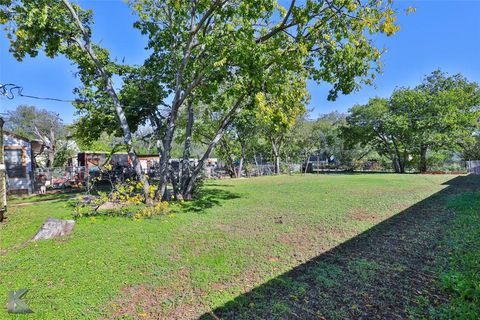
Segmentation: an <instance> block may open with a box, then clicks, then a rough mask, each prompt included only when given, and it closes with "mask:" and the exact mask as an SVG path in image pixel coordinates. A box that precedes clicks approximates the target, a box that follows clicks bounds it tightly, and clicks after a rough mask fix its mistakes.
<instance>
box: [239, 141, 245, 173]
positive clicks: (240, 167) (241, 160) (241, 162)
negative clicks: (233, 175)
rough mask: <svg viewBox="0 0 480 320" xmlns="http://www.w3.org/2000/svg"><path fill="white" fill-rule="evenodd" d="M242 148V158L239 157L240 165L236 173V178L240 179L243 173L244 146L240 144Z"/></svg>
mask: <svg viewBox="0 0 480 320" xmlns="http://www.w3.org/2000/svg"><path fill="white" fill-rule="evenodd" d="M240 145H241V147H242V156H241V157H240V163H239V164H238V171H237V178H241V177H242V171H243V161H244V159H245V144H244V143H240Z"/></svg>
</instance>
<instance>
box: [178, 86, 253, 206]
mask: <svg viewBox="0 0 480 320" xmlns="http://www.w3.org/2000/svg"><path fill="white" fill-rule="evenodd" d="M244 97H245V95H241V96H240V97H239V98H238V99H237V101H236V102H235V104H234V105H233V107H232V108H231V109H230V111H229V112H228V113H227V115H226V116H225V117H224V118H223V120H222V123H221V124H220V127H219V128H218V130H217V133H216V134H215V137H214V138H213V140H212V141H211V142H210V144H209V145H208V147H207V150H206V151H205V153H204V154H203V156H202V158H200V160H199V161H198V164H197V166H196V167H195V169H194V170H193V171H192V174H191V176H190V179H189V181H188V184H187V188H186V190H185V193H186V194H187V195H188V196H190V197H191V196H193V194H192V193H193V190H194V188H195V183H197V179H198V175H199V174H200V172H201V171H202V169H203V166H204V165H205V161H206V160H207V159H208V158H209V157H210V153H211V152H212V150H213V149H214V148H215V147H216V146H217V144H218V142H219V141H220V139H222V137H223V135H224V134H225V130H226V129H227V127H228V126H229V125H230V123H231V121H232V120H233V117H234V115H235V114H236V113H237V112H238V110H239V109H240V106H241V104H242V102H244V101H243V98H244ZM184 196H185V195H184Z"/></svg>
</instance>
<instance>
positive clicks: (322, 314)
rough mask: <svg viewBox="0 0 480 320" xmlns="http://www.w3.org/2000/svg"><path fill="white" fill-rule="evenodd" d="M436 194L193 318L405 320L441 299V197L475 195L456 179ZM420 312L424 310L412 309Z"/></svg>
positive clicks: (468, 181) (471, 181) (464, 180)
mask: <svg viewBox="0 0 480 320" xmlns="http://www.w3.org/2000/svg"><path fill="white" fill-rule="evenodd" d="M445 185H448V186H447V187H446V188H444V189H443V190H441V191H439V192H437V193H436V194H434V195H432V196H430V197H428V198H426V199H424V200H422V201H420V202H418V203H416V204H414V205H413V206H411V207H409V208H407V209H406V210H404V211H402V212H400V213H399V214H397V215H395V216H393V217H391V218H389V219H387V220H385V221H383V222H381V223H379V224H377V225H375V226H373V227H372V228H370V229H368V230H367V231H365V232H363V233H362V234H359V235H358V236H355V237H354V238H351V239H349V240H347V241H346V242H344V243H342V244H340V245H338V246H337V247H335V248H333V249H331V250H329V251H327V252H325V253H322V254H320V255H319V256H317V257H315V258H313V259H311V260H309V261H307V262H305V263H303V264H301V265H299V266H297V267H295V268H293V269H292V270H291V271H289V272H286V273H284V274H282V275H280V276H278V277H276V278H274V279H272V280H270V281H268V282H266V283H264V284H262V285H260V286H258V287H256V288H254V289H252V290H250V291H249V292H246V293H244V294H242V295H240V296H238V297H236V298H235V299H233V300H231V301H229V302H228V303H226V304H225V305H223V306H221V307H219V308H217V309H215V310H213V311H211V312H208V313H205V314H204V315H202V316H201V317H200V319H405V318H408V312H409V310H410V311H412V310H415V308H420V306H419V305H418V303H417V302H418V301H419V300H422V299H423V300H424V301H428V303H429V304H430V305H431V306H435V305H437V304H441V303H442V302H444V301H445V299H446V298H447V297H446V296H445V294H444V293H443V292H441V290H440V289H439V288H438V286H437V284H435V280H436V275H435V274H434V273H433V272H432V271H431V270H432V267H433V266H435V264H436V263H438V262H436V261H435V255H437V254H438V252H439V250H440V251H441V250H442V248H441V247H439V245H440V243H441V240H442V238H443V237H444V235H445V233H446V232H447V230H448V222H449V220H450V219H451V218H452V216H453V214H454V213H453V212H451V211H449V210H447V209H445V204H446V202H447V201H448V198H449V197H451V196H453V195H455V194H459V193H461V192H465V191H471V190H479V188H480V177H476V176H458V177H456V178H453V179H451V180H450V181H448V182H446V183H445ZM417 311H419V312H420V313H425V312H427V310H417Z"/></svg>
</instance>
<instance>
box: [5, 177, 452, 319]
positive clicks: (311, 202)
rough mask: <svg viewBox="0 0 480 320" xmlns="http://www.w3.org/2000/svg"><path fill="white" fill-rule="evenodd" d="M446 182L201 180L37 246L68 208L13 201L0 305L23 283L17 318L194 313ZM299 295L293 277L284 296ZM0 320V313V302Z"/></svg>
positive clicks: (360, 267)
mask: <svg viewBox="0 0 480 320" xmlns="http://www.w3.org/2000/svg"><path fill="white" fill-rule="evenodd" d="M455 178H456V176H451V175H439V176H429V175H395V174H355V175H319V176H317V175H308V176H275V177H261V178H254V179H239V180H223V181H220V180H218V181H209V182H207V183H206V186H205V188H204V191H203V194H202V197H201V198H200V199H198V200H196V201H193V202H188V203H185V204H184V205H183V207H181V208H180V207H176V208H175V209H174V213H173V214H171V215H168V216H163V217H156V218H153V219H146V220H138V221H136V220H133V219H129V218H114V217H103V218H100V217H96V218H81V219H79V220H78V221H77V224H76V226H75V229H74V232H73V234H72V235H71V236H69V237H67V238H64V239H57V240H47V241H40V242H36V243H25V241H27V240H28V239H30V238H31V237H32V236H33V235H34V234H35V232H36V231H37V229H38V228H39V226H40V225H41V224H42V222H43V221H44V220H45V219H46V218H47V217H57V218H65V219H67V218H71V217H72V208H71V207H70V206H69V205H68V203H67V202H66V201H58V202H45V203H42V202H39V203H38V204H32V205H28V206H19V207H12V208H10V210H9V211H8V215H7V217H8V219H7V221H6V223H3V224H1V225H0V300H1V301H6V297H7V291H8V290H12V289H20V288H29V289H30V291H29V293H28V294H27V296H26V297H27V299H26V301H27V302H28V305H29V306H30V307H31V308H32V309H33V310H34V312H35V314H34V315H30V316H28V315H27V316H20V317H19V318H20V319H23V318H25V319H77V318H82V319H96V318H99V317H107V318H114V317H123V318H139V319H151V318H153V319H157V318H162V317H163V318H167V319H169V318H196V317H198V316H201V315H202V314H203V313H205V312H209V311H210V310H213V309H215V308H220V307H222V306H225V305H228V303H229V302H231V301H232V300H234V299H235V298H237V297H241V296H242V294H243V293H245V292H248V291H251V290H252V289H253V288H255V287H257V286H259V285H261V284H264V283H266V282H268V281H269V280H272V279H279V277H281V275H282V274H284V273H285V272H288V271H290V270H292V268H296V267H297V266H299V265H300V264H302V263H304V262H307V261H310V260H312V259H314V258H315V257H318V256H320V255H322V253H324V252H326V251H328V250H330V249H332V248H334V247H336V246H338V245H339V244H341V243H344V242H345V241H347V240H349V239H352V238H355V237H356V236H357V235H359V234H362V233H364V232H366V233H368V232H370V231H369V230H370V229H371V228H372V227H374V226H376V225H378V224H380V223H381V222H382V221H384V220H387V219H389V218H390V217H392V216H394V215H397V214H399V213H401V212H403V211H405V210H406V209H407V208H409V207H412V206H414V205H416V204H417V203H419V202H421V201H422V200H424V199H427V198H429V197H430V196H432V195H434V194H436V193H438V192H441V191H442V190H443V189H446V188H449V187H448V181H449V180H451V179H455ZM445 197H447V195H446V196H445ZM448 197H450V196H449V195H448ZM431 207H432V208H433V207H434V204H432V205H431ZM350 262H351V263H350ZM350 262H349V264H348V266H349V268H350V267H351V269H352V270H353V271H352V272H357V271H358V273H359V274H360V275H362V274H363V273H365V272H366V273H367V274H366V275H365V277H367V278H368V277H369V274H368V270H370V269H368V268H369V267H371V268H373V270H375V268H382V266H381V265H379V266H373V267H372V266H371V265H370V264H369V261H367V260H365V259H364V260H362V259H360V258H358V259H357V260H352V261H350ZM365 263H366V264H367V267H365ZM324 270H326V271H325V272H326V273H323V274H319V275H316V277H317V278H316V279H320V281H323V282H322V283H324V284H325V283H326V286H328V285H329V283H328V281H332V280H331V279H330V278H328V277H329V276H328V275H331V273H332V272H333V273H335V272H336V271H335V270H333V271H331V270H330V269H329V268H328V266H326V267H325V268H324ZM349 270H350V269H349ZM329 279H330V280H329ZM365 281H366V280H365ZM293 285H295V284H293ZM330 285H332V286H333V285H335V283H333V284H332V283H330ZM295 290H296V289H295ZM302 290H303V289H302V285H301V283H300V285H299V287H298V290H296V291H295V292H296V294H295V297H296V298H292V299H297V298H298V297H299V296H300V297H301V296H302V294H303V293H302V292H303V291H304V290H303V291H302ZM297 291H298V292H297ZM2 304H3V302H2ZM324 305H326V306H328V301H325V303H324ZM247 307H249V308H253V309H255V308H256V307H257V305H255V304H253V305H249V306H247ZM261 307H262V306H258V308H259V310H260V309H261ZM275 307H276V308H277V309H278V313H277V311H276V310H274V313H272V315H275V314H276V315H278V316H280V317H281V316H282V314H285V313H284V312H287V313H286V314H288V312H293V311H292V310H290V309H288V308H289V306H288V305H282V304H281V303H280V304H279V305H278V306H277V305H275ZM285 308H286V309H287V310H285ZM332 308H333V306H332ZM269 312H272V310H270V311H269ZM345 312H347V313H348V312H350V311H348V310H347V311H345ZM225 314H226V315H228V312H225ZM350 314H351V313H350ZM336 315H338V316H339V317H341V316H342V315H343V314H341V313H338V314H336ZM333 316H335V314H333ZM17 317H18V316H15V317H14V316H11V318H12V319H14V318H17ZM0 319H9V315H8V314H7V313H6V311H5V309H4V308H0Z"/></svg>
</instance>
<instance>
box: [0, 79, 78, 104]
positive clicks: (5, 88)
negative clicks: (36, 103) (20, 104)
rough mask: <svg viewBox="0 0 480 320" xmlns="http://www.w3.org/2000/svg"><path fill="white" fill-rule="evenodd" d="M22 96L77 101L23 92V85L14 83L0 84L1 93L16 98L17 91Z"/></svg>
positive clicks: (8, 97)
mask: <svg viewBox="0 0 480 320" xmlns="http://www.w3.org/2000/svg"><path fill="white" fill-rule="evenodd" d="M14 91H16V94H17V95H18V96H20V97H24V98H30V99H37V100H48V101H58V102H70V103H72V102H75V101H74V100H65V99H58V98H49V97H38V96H32V95H28V94H23V93H22V91H23V87H21V86H18V85H16V84H13V83H6V84H0V95H2V96H4V97H6V98H7V99H9V100H12V99H14V98H15V93H14Z"/></svg>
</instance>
